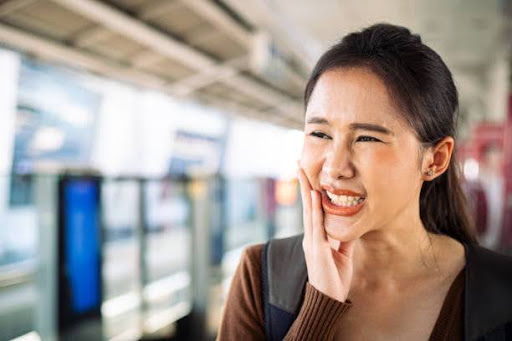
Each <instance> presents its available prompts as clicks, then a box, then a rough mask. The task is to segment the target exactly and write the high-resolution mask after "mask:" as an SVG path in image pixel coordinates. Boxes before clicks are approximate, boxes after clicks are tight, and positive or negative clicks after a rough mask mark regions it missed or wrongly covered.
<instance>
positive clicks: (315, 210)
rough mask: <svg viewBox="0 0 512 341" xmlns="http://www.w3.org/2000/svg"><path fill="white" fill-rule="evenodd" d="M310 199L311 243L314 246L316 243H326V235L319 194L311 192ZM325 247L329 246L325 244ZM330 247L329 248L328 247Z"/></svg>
mask: <svg viewBox="0 0 512 341" xmlns="http://www.w3.org/2000/svg"><path fill="white" fill-rule="evenodd" d="M311 199H312V205H311V210H312V219H311V221H312V223H313V230H312V237H313V243H314V244H315V245H318V243H324V242H327V234H326V233H325V228H324V212H323V210H322V203H321V201H320V193H318V191H315V190H313V191H311ZM327 245H328V246H329V243H328V242H327ZM329 247H330V246H329Z"/></svg>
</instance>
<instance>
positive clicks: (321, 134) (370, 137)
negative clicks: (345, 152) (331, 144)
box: [309, 131, 381, 142]
mask: <svg viewBox="0 0 512 341" xmlns="http://www.w3.org/2000/svg"><path fill="white" fill-rule="evenodd" d="M309 135H311V136H314V137H318V138H321V139H326V137H327V138H329V136H328V135H326V134H324V133H322V132H319V131H314V132H312V133H310V134H309ZM360 138H368V139H371V140H369V141H361V142H381V141H380V140H379V139H376V138H375V137H373V136H367V135H361V136H359V137H358V138H357V139H358V140H359V139H360Z"/></svg>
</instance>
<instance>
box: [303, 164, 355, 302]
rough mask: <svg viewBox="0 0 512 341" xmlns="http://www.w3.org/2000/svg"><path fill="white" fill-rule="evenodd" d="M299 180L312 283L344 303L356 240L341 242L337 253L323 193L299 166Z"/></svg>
mask: <svg viewBox="0 0 512 341" xmlns="http://www.w3.org/2000/svg"><path fill="white" fill-rule="evenodd" d="M297 175H298V178H299V182H300V190H301V193H302V204H303V218H304V239H303V241H302V247H303V248H304V254H305V256H306V266H307V268H308V280H309V284H311V285H312V286H314V287H315V289H317V290H318V291H320V292H322V293H323V294H325V295H327V296H329V297H331V298H333V299H336V300H338V301H341V302H344V301H346V299H347V295H348V292H349V290H350V283H351V282H352V273H353V261H352V255H353V251H354V245H355V241H350V242H346V243H344V242H341V243H340V244H339V247H338V249H337V250H333V249H332V248H331V246H330V244H329V240H328V239H327V234H326V232H325V228H324V221H323V218H324V216H323V215H324V213H323V209H322V199H321V194H320V193H319V192H318V191H316V190H314V189H313V188H312V187H311V184H310V183H309V180H308V178H307V176H306V174H305V172H304V171H303V170H302V168H301V167H300V166H299V170H298V174H297Z"/></svg>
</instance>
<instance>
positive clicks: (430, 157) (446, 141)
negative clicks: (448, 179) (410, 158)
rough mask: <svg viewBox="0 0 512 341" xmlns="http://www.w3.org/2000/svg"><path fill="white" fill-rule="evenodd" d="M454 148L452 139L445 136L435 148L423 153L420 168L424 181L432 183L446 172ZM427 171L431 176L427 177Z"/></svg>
mask: <svg viewBox="0 0 512 341" xmlns="http://www.w3.org/2000/svg"><path fill="white" fill-rule="evenodd" d="M454 146H455V141H454V139H453V137H451V136H446V137H445V138H443V139H442V140H441V141H439V142H438V143H437V144H436V145H435V146H433V147H430V148H429V149H428V150H427V151H425V155H424V157H423V162H422V167H421V170H422V174H423V179H424V180H425V181H432V180H434V179H435V178H437V177H438V176H440V175H442V174H443V173H444V172H445V171H446V169H447V168H448V166H449V165H450V159H451V158H452V152H453V148H454ZM429 171H430V173H431V175H429Z"/></svg>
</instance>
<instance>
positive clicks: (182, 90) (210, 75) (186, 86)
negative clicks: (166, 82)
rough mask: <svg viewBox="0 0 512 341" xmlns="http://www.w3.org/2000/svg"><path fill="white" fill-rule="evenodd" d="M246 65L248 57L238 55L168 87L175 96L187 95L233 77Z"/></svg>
mask: <svg viewBox="0 0 512 341" xmlns="http://www.w3.org/2000/svg"><path fill="white" fill-rule="evenodd" d="M247 67H248V58H247V57H240V58H236V59H233V60H230V61H227V62H225V63H223V64H222V65H220V66H219V67H217V68H215V70H212V72H205V73H198V74H195V75H192V76H190V77H187V78H184V79H181V80H179V81H176V82H174V83H172V84H171V85H170V86H169V87H168V89H169V90H170V91H171V92H172V93H173V94H175V95H177V96H188V95H190V94H191V93H193V92H194V91H197V90H199V89H201V88H204V87H206V86H208V85H211V84H213V83H215V82H219V81H222V80H225V79H226V78H231V77H235V76H236V75H237V74H238V72H239V71H240V70H242V69H246V68H247Z"/></svg>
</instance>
